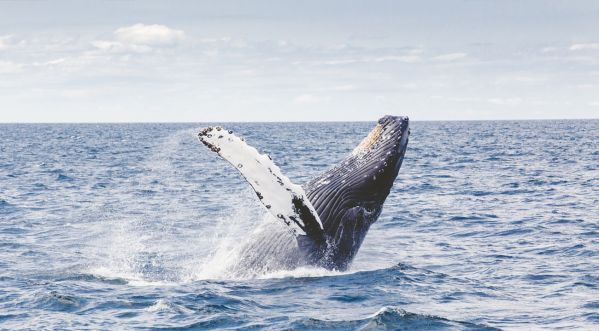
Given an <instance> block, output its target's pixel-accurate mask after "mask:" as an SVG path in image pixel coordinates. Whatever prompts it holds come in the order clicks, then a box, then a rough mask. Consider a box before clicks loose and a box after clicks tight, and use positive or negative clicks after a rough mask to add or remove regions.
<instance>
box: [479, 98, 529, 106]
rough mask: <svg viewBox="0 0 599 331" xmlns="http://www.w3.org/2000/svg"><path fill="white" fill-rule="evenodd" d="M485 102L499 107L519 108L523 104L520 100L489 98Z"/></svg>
mask: <svg viewBox="0 0 599 331" xmlns="http://www.w3.org/2000/svg"><path fill="white" fill-rule="evenodd" d="M487 101H488V102H489V103H492V104H495V105H501V106H519V105H521V104H522V102H523V100H522V99H521V98H491V99H488V100H487Z"/></svg>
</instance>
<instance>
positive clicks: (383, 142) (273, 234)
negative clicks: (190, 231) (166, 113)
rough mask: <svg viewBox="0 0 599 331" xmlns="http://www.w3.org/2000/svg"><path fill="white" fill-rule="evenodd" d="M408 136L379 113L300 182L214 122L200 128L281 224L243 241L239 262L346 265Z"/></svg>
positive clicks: (397, 120)
mask: <svg viewBox="0 0 599 331" xmlns="http://www.w3.org/2000/svg"><path fill="white" fill-rule="evenodd" d="M409 134H410V129H409V120H408V118H407V117H399V116H398V117H396V116H389V115H387V116H384V117H382V118H381V119H379V120H378V123H377V124H376V126H375V127H374V129H373V130H372V131H371V132H370V133H369V134H368V136H366V138H364V139H363V140H362V142H361V143H360V144H359V145H358V146H357V147H356V148H355V149H354V150H353V151H352V152H351V153H350V154H349V155H348V156H347V157H346V158H345V159H344V160H342V161H341V162H340V163H339V164H337V165H336V166H335V167H333V168H332V169H330V170H328V171H326V172H324V173H322V174H321V175H319V176H317V177H316V178H314V179H312V180H310V181H309V182H308V183H306V184H304V186H303V187H302V186H300V185H297V184H294V183H292V182H291V181H290V180H289V179H288V178H287V177H286V176H284V175H283V174H282V172H281V170H280V169H279V167H277V166H276V165H275V164H274V162H273V160H272V159H271V158H270V157H269V156H268V155H265V154H260V153H259V152H258V151H257V150H256V149H255V148H253V147H251V146H249V145H247V144H246V143H245V141H244V139H242V138H239V137H237V136H236V135H234V134H233V132H232V131H229V130H226V129H224V128H222V127H218V126H217V127H208V128H205V129H203V130H201V131H200V133H199V134H198V137H199V139H200V141H201V142H202V143H203V144H204V145H206V146H207V147H208V148H210V149H211V150H212V151H213V152H216V153H217V154H218V155H219V156H221V157H222V158H223V159H225V160H227V161H228V162H229V163H231V164H232V165H233V166H234V167H235V168H236V169H237V170H238V171H239V172H240V173H241V174H242V175H243V177H244V178H245V179H246V180H247V182H248V183H249V184H250V185H251V186H252V188H253V189H254V191H255V192H256V195H257V197H258V199H259V200H260V202H261V203H262V204H263V205H264V207H265V208H266V209H267V210H268V211H269V212H270V213H271V214H272V215H273V216H274V217H276V218H277V219H278V220H280V221H281V222H282V223H283V224H285V225H286V226H285V227H276V228H273V229H272V231H266V232H263V233H262V234H261V235H260V237H259V238H257V239H256V240H254V241H252V242H251V243H249V244H247V246H246V247H245V248H244V249H243V253H242V254H241V258H240V261H239V264H240V267H242V268H251V269H253V270H264V271H269V270H277V269H293V268H296V267H298V266H304V265H314V266H320V267H324V268H327V269H334V270H340V271H343V270H346V269H347V268H348V267H349V265H350V264H351V261H352V260H353V258H354V257H355V256H356V253H357V252H358V249H359V248H360V246H361V244H362V242H363V240H364V237H365V236H366V233H367V232H368V229H369V228H370V226H371V225H372V224H373V223H374V222H375V221H376V220H377V218H378V217H379V215H380V213H381V211H382V208H383V203H384V202H385V199H386V198H387V196H388V195H389V192H390V190H391V187H392V186H393V182H394V181H395V178H396V177H397V174H398V172H399V168H400V167H401V164H402V161H403V159H404V155H405V153H406V148H407V144H408V137H409Z"/></svg>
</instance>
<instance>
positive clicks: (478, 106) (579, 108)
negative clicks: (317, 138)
mask: <svg viewBox="0 0 599 331" xmlns="http://www.w3.org/2000/svg"><path fill="white" fill-rule="evenodd" d="M382 114H397V115H409V116H410V117H411V118H412V119H415V120H462V119H467V120H471V119H472V120H474V119H536V118H598V117H599V1H594V0H590V1H550V0H545V1H508V0H506V1H499V0H498V1H486V0H460V1H457V0H453V1H450V0H447V1H351V0H342V1H337V0H333V1H324V0H318V1H279V0H272V1H260V0H258V1H243V0H240V1H228V0H225V1H183V0H177V1H146V0H144V1H141V0H140V1H134V0H131V1H118V0H111V1H108V0H106V1H91V0H90V1H75V0H73V1H25V0H22V1H11V0H8V1H7V0H1V1H0V122H156V121H158V122H187V121H193V122H205V121H343V120H374V119H376V118H378V117H379V116H380V115H382Z"/></svg>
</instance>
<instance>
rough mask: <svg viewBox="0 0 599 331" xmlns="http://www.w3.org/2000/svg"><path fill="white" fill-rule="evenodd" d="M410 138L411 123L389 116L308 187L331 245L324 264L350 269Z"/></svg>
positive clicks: (397, 168) (305, 187)
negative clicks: (347, 154)
mask: <svg viewBox="0 0 599 331" xmlns="http://www.w3.org/2000/svg"><path fill="white" fill-rule="evenodd" d="M408 136H409V120H408V118H407V117H394V116H385V117H383V118H381V119H380V120H379V121H378V124H377V126H376V127H375V128H374V129H373V130H372V131H371V132H370V134H369V135H368V136H367V137H366V138H365V139H364V140H363V141H362V143H361V144H360V145H359V146H358V147H356V149H355V150H354V151H353V152H352V153H351V154H350V155H349V156H348V157H347V158H345V159H344V160H343V161H342V162H341V163H339V164H338V165H337V166H335V167H334V168H333V169H330V170H328V171H326V172H325V173H323V174H322V175H320V176H318V177H316V178H314V179H312V180H311V181H310V182H308V183H307V184H306V185H304V190H305V191H306V194H307V196H308V198H309V199H310V202H311V203H312V205H313V206H314V208H315V209H316V211H317V212H318V215H319V217H320V219H321V221H322V223H323V227H324V231H325V234H326V237H327V241H328V251H327V253H326V256H325V258H324V260H323V261H322V262H321V263H320V264H322V265H323V266H325V267H328V268H335V269H338V270H345V269H347V267H348V266H349V264H350V263H351V261H352V259H353V258H354V256H355V254H356V253H357V251H358V249H359V248H360V245H361V244H362V241H363V240H364V237H365V235H366V233H367V231H368V229H369V228H370V225H371V224H372V223H374V222H375V221H376V220H377V218H378V216H379V215H380V213H381V211H382V207H383V203H384V202H385V199H386V198H387V195H389V192H390V190H391V187H392V186H393V182H394V181H395V178H396V177H397V174H398V172H399V168H400V167H401V163H402V161H403V157H404V154H405V151H406V147H407V143H408Z"/></svg>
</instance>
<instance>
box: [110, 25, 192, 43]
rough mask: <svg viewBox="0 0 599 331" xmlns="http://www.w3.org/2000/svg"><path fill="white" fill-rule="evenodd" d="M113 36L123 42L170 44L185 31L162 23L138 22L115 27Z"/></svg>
mask: <svg viewBox="0 0 599 331" xmlns="http://www.w3.org/2000/svg"><path fill="white" fill-rule="evenodd" d="M114 36H115V38H116V40H117V41H119V42H121V43H123V44H134V45H146V46H170V45H174V44H176V43H178V42H180V41H181V40H183V39H184V38H185V33H184V32H183V31H181V30H176V29H171V28H169V27H167V26H164V25H159V24H150V25H145V24H141V23H138V24H134V25H131V26H126V27H121V28H118V29H116V31H114Z"/></svg>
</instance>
